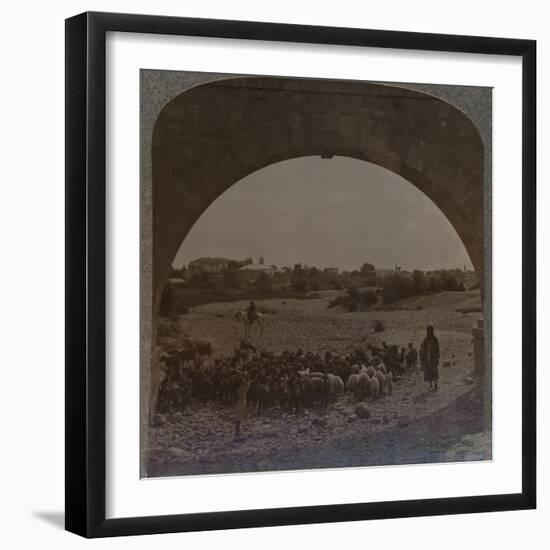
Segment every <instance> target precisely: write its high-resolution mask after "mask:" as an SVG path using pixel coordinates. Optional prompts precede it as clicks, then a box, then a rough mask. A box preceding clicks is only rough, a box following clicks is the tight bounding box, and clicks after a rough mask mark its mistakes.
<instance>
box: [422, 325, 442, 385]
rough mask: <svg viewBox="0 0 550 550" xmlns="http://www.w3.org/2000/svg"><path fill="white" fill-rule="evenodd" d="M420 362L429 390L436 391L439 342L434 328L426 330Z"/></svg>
mask: <svg viewBox="0 0 550 550" xmlns="http://www.w3.org/2000/svg"><path fill="white" fill-rule="evenodd" d="M420 362H421V364H422V369H423V370H424V380H425V381H426V382H428V383H429V384H430V389H435V390H437V381H438V380H439V370H438V365H439V340H438V339H437V338H436V337H435V335H434V328H433V327H432V326H431V325H430V326H428V327H427V328H426V337H425V338H424V341H423V342H422V345H421V346H420Z"/></svg>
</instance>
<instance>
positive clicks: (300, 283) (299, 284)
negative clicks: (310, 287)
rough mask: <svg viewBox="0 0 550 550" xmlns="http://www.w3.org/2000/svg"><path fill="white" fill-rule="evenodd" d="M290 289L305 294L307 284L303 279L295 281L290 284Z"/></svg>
mask: <svg viewBox="0 0 550 550" xmlns="http://www.w3.org/2000/svg"><path fill="white" fill-rule="evenodd" d="M292 288H293V289H294V290H295V291H296V292H299V293H300V294H305V293H306V292H307V282H306V281H304V279H297V280H296V281H293V282H292Z"/></svg>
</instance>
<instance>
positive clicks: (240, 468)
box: [146, 292, 491, 476]
mask: <svg viewBox="0 0 550 550" xmlns="http://www.w3.org/2000/svg"><path fill="white" fill-rule="evenodd" d="M333 296H334V293H333V292H327V293H321V294H320V297H319V298H314V299H308V300H287V301H285V302H284V303H283V302H282V301H278V300H266V301H262V302H258V306H259V307H260V308H261V310H264V311H265V312H266V329H265V333H264V335H263V336H262V337H260V336H259V335H257V334H256V333H255V334H254V335H253V342H254V344H255V345H257V346H258V347H259V348H260V349H267V350H273V351H275V352H281V351H283V350H285V349H297V348H299V347H300V348H302V349H304V350H306V351H307V350H313V351H323V352H324V351H326V350H330V351H334V352H338V353H345V352H346V351H348V350H351V349H352V348H353V347H355V346H364V345H366V344H367V343H369V342H375V343H379V342H380V341H381V340H385V341H386V342H387V343H390V344H393V343H396V344H399V345H406V343H407V342H409V341H412V342H415V343H416V344H419V342H420V341H421V339H422V337H423V335H424V331H425V326H426V325H427V324H433V325H434V326H435V329H436V334H437V336H438V337H439V339H440V344H441V353H442V361H441V365H440V377H441V379H440V388H439V390H438V391H437V392H430V391H427V385H426V383H425V382H424V381H423V380H422V376H421V375H420V374H415V373H410V374H407V375H406V376H404V377H403V378H402V380H401V381H400V382H399V383H398V384H395V385H394V391H393V394H392V395H391V396H385V397H383V398H382V399H380V400H379V401H375V402H371V401H368V402H366V403H364V407H363V410H362V411H358V410H357V409H356V407H357V403H355V402H353V400H352V398H351V396H349V395H345V396H343V397H340V398H339V399H338V400H337V401H336V402H335V403H333V404H332V405H331V406H330V407H329V409H328V410H327V411H319V410H311V411H305V412H304V413H303V414H301V415H299V416H296V415H289V414H287V413H285V412H283V411H280V410H278V409H272V410H270V411H268V412H266V413H264V414H262V415H256V414H251V415H250V416H249V418H248V420H247V421H246V423H245V426H244V432H243V437H242V438H241V439H240V440H238V441H235V439H234V437H233V424H232V417H233V411H232V410H231V409H230V408H224V407H221V406H219V405H216V406H200V407H198V406H195V407H193V408H192V410H191V411H190V412H189V413H187V414H186V415H183V416H182V415H175V416H174V417H170V418H169V421H168V422H167V423H166V424H165V425H163V426H160V427H157V428H152V429H151V432H150V437H149V446H148V449H146V460H147V463H148V467H147V471H148V475H150V476H170V475H189V474H213V473H229V472H248V471H260V470H287V469H302V468H329V467H342V466H360V465H362V466H367V465H375V464H378V465H379V464H407V463H409V464H410V463H423V462H445V461H457V460H486V459H490V458H491V445H490V441H491V432H490V422H489V419H490V403H489V400H488V399H483V392H482V391H481V388H480V387H479V386H477V385H476V383H475V381H474V379H473V378H472V377H471V374H472V373H471V371H472V365H473V359H472V349H471V336H470V328H471V326H472V325H473V324H474V321H475V319H476V318H477V317H478V316H479V314H475V313H466V314H464V313H458V312H456V309H458V308H461V307H462V306H466V307H470V306H471V305H472V304H475V303H476V300H477V301H478V300H479V297H478V296H476V293H475V292H474V293H472V292H469V293H442V294H440V295H437V296H431V297H427V298H426V300H424V301H423V302H421V303H418V300H415V302H414V303H413V304H408V303H402V304H401V307H402V308H406V309H403V310H396V311H370V312H360V313H346V312H342V311H341V310H335V309H328V308H327V304H328V302H329V301H330V299H331V298H332V297H333ZM245 305H246V304H244V303H243V304H240V303H230V304H208V305H204V306H200V307H196V308H194V309H193V310H192V311H191V313H190V314H188V315H185V316H182V317H180V318H179V324H180V328H181V330H182V331H183V332H185V333H186V334H188V335H189V336H191V337H196V338H201V339H207V340H209V341H211V342H212V343H213V346H214V351H215V353H216V354H220V355H226V354H228V353H232V350H233V349H234V347H235V346H236V345H237V344H238V342H239V339H240V338H241V337H242V327H241V326H239V325H238V324H237V322H236V321H235V320H234V319H233V315H234V312H235V311H237V310H238V309H244V307H245ZM419 306H421V308H419ZM373 319H380V320H382V321H383V323H384V325H385V330H384V331H383V332H381V333H378V334H374V333H373V332H372V330H371V322H372V320H373ZM256 330H257V329H256ZM357 412H359V413H360V416H358V415H357V414H356V413H357Z"/></svg>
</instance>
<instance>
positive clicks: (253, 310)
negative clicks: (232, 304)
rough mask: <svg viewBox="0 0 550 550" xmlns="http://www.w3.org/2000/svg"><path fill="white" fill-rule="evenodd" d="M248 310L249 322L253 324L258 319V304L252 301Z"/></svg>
mask: <svg viewBox="0 0 550 550" xmlns="http://www.w3.org/2000/svg"><path fill="white" fill-rule="evenodd" d="M246 312H247V314H248V323H249V324H252V322H253V321H255V320H256V317H257V315H256V304H255V303H254V302H252V301H251V302H250V305H249V306H248V308H247V309H246Z"/></svg>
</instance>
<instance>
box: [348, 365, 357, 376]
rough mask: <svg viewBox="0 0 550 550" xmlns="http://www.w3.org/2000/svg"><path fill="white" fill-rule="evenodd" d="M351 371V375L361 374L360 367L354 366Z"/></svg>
mask: <svg viewBox="0 0 550 550" xmlns="http://www.w3.org/2000/svg"><path fill="white" fill-rule="evenodd" d="M350 370H351V374H359V365H352V366H351V369H350Z"/></svg>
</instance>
